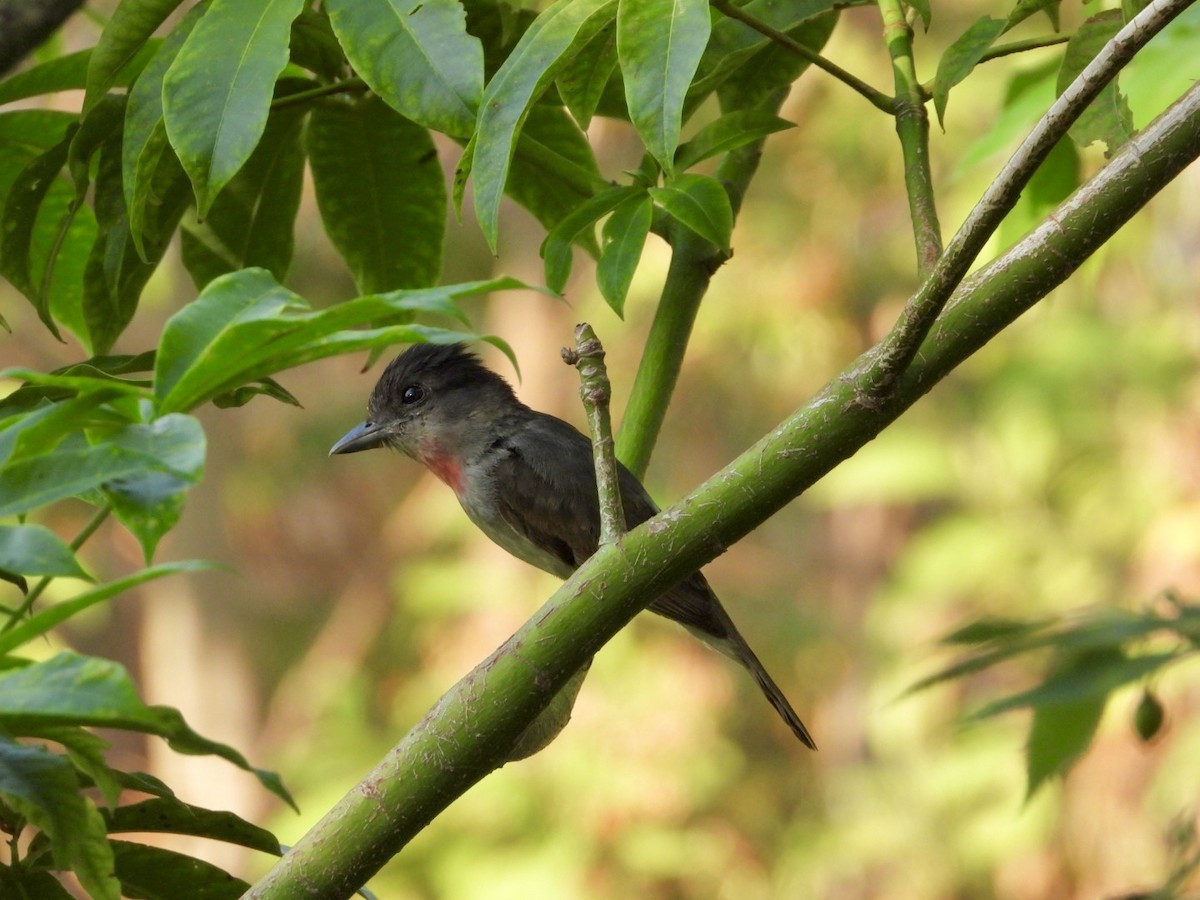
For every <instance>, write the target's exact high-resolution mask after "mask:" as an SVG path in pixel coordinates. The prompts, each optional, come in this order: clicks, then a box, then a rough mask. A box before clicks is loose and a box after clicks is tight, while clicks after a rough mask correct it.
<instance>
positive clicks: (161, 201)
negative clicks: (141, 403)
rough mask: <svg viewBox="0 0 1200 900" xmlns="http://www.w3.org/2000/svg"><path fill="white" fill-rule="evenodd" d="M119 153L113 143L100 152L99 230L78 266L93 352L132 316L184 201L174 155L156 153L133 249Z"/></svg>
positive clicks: (107, 344) (184, 183)
mask: <svg viewBox="0 0 1200 900" xmlns="http://www.w3.org/2000/svg"><path fill="white" fill-rule="evenodd" d="M121 155H122V149H121V146H120V144H118V143H116V142H111V143H108V144H106V145H105V146H104V148H103V149H102V150H101V151H100V166H99V169H98V171H97V173H96V185H95V206H96V217H97V221H98V222H99V225H100V231H99V234H98V235H97V237H96V242H95V243H94V244H93V245H92V250H91V253H90V254H89V255H88V258H87V268H86V269H85V271H84V290H83V317H84V321H85V323H86V325H87V330H88V334H89V335H90V336H91V342H92V348H93V350H94V351H95V352H96V353H98V354H105V353H108V352H109V351H110V350H111V349H112V346H113V343H114V342H115V341H116V339H117V338H118V337H119V336H120V335H121V333H122V332H123V331H124V330H125V327H126V326H127V325H128V324H129V322H130V321H131V320H132V319H133V315H134V313H135V312H136V311H137V306H138V301H139V299H140V298H141V294H142V289H143V288H144V287H145V286H146V282H147V281H149V280H150V276H151V275H153V274H154V270H155V269H156V268H157V267H158V261H159V260H160V259H161V258H162V255H163V253H164V252H166V249H167V246H168V244H169V243H170V241H171V238H172V236H173V235H174V234H175V229H176V227H177V226H178V224H179V220H180V218H181V217H182V216H183V211H184V209H185V208H186V207H187V204H188V201H189V192H188V180H187V176H186V175H185V174H184V172H183V170H182V169H181V168H180V166H179V162H178V160H176V159H175V157H174V156H173V155H171V154H169V153H164V154H162V155H161V157H160V158H159V160H158V166H157V168H156V169H155V171H154V173H153V176H152V179H151V182H150V188H149V191H150V194H151V195H152V196H153V198H154V202H152V203H147V204H146V207H145V211H144V217H143V221H142V248H141V252H139V250H138V247H137V245H136V243H135V242H134V239H133V234H132V231H131V222H130V218H129V215H128V214H127V211H126V208H125V197H124V188H123V185H122V169H123V164H122V159H121Z"/></svg>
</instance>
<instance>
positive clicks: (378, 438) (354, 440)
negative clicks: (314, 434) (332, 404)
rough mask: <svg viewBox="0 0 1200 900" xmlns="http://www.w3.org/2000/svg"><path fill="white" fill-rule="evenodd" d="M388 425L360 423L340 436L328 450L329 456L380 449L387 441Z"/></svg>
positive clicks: (383, 423)
mask: <svg viewBox="0 0 1200 900" xmlns="http://www.w3.org/2000/svg"><path fill="white" fill-rule="evenodd" d="M387 436H388V423H386V422H360V423H359V424H357V425H355V426H354V427H353V428H351V429H350V430H349V431H347V432H346V433H345V434H343V435H342V437H341V439H340V440H339V441H338V442H337V443H336V444H334V445H333V446H332V447H331V448H329V455H330V456H333V455H334V454H335V453H357V452H358V451H359V450H371V449H374V448H375V447H382V446H383V445H384V443H385V442H386V441H387Z"/></svg>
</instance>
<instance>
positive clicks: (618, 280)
mask: <svg viewBox="0 0 1200 900" xmlns="http://www.w3.org/2000/svg"><path fill="white" fill-rule="evenodd" d="M653 214H654V204H653V203H652V202H651V200H650V197H648V196H640V197H631V198H630V199H628V200H626V201H625V202H624V203H622V204H621V205H620V206H618V207H617V208H616V209H615V210H613V214H612V215H611V216H609V218H608V221H607V222H605V223H604V230H603V233H604V249H603V250H602V251H601V254H600V263H599V265H598V266H597V267H596V284H597V285H598V286H599V288H600V293H601V294H602V295H603V296H604V299H605V301H606V302H607V303H608V305H609V306H611V307H612V310H613V312H615V313H616V314H617V315H618V316H621V317H622V318H623V317H624V315H625V295H626V294H628V293H629V285H630V283H631V282H632V281H633V273H634V271H635V270H636V269H637V266H638V263H639V262H640V261H641V259H642V248H643V247H645V245H646V235H648V234H649V233H650V221H651V219H652V218H653Z"/></svg>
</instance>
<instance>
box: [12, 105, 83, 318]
mask: <svg viewBox="0 0 1200 900" xmlns="http://www.w3.org/2000/svg"><path fill="white" fill-rule="evenodd" d="M76 130H77V129H75V128H72V129H69V130H68V131H67V135H66V137H64V138H63V139H62V140H61V141H60V142H59V143H57V144H56V145H54V146H53V147H51V148H50V149H49V150H47V151H46V152H45V153H42V154H41V155H40V156H38V157H37V158H35V159H34V160H33V161H32V162H30V163H29V165H28V166H26V167H25V168H24V170H22V172H21V174H20V175H18V176H17V178H16V180H15V181H14V182H13V185H12V188H11V190H10V191H9V194H8V200H7V202H6V203H5V205H4V215H3V217H2V218H0V232H2V233H3V237H2V239H0V274H2V275H4V277H5V278H7V279H8V280H9V281H10V282H12V285H13V287H15V288H16V289H17V290H19V291H20V292H21V293H22V294H24V295H25V297H26V298H28V300H29V301H30V302H31V303H32V304H33V308H34V309H35V310H36V311H37V314H38V318H39V319H41V320H42V324H44V325H45V326H46V328H48V329H49V330H50V333H51V334H53V335H54V336H55V337H56V338H58V339H59V340H62V337H61V335H60V334H59V333H58V327H57V326H56V325H55V323H54V319H53V318H52V317H51V315H50V300H49V297H48V295H47V294H46V292H45V291H44V290H43V283H42V279H41V278H40V277H36V276H35V271H34V267H33V262H32V259H31V256H32V252H33V249H32V248H33V243H34V232H35V228H36V229H38V230H44V228H43V227H42V226H41V225H40V222H39V220H41V222H44V221H45V218H44V217H43V216H42V215H41V211H42V207H43V202H44V201H46V199H47V197H48V196H49V195H51V191H52V189H56V190H57V193H58V198H57V201H58V202H57V203H56V204H49V203H47V204H46V208H47V210H48V211H50V212H49V216H48V217H49V218H50V219H52V220H53V222H54V224H53V226H52V227H53V229H54V230H55V231H57V226H58V222H59V221H61V218H62V216H63V215H65V214H66V208H67V207H69V205H70V203H71V200H70V199H69V195H67V194H66V193H64V192H65V191H67V190H69V189H68V188H67V187H66V182H65V181H63V180H62V179H61V178H60V177H59V175H60V173H61V172H62V169H63V166H65V165H66V163H67V152H68V150H69V149H70V145H71V138H72V137H74V135H75V132H76ZM71 193H72V194H73V192H71ZM55 206H57V207H58V208H57V210H55V209H54V207H55Z"/></svg>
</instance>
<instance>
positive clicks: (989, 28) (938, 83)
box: [933, 16, 1009, 124]
mask: <svg viewBox="0 0 1200 900" xmlns="http://www.w3.org/2000/svg"><path fill="white" fill-rule="evenodd" d="M1008 28H1009V24H1008V22H1007V21H1006V20H1004V19H994V18H992V17H991V16H983V17H982V18H979V19H977V20H976V21H975V22H974V23H973V24H972V25H971V27H970V28H968V29H967V30H966V31H965V32H963V34H962V35H961V36H960V37H959V38H958V40H956V41H955V42H954V43H953V44H951V45H950V46H949V47H948V48H947V49H946V52H945V53H943V54H942V58H941V59H940V60H939V61H938V68H937V74H936V75H934V77H933V105H934V108H935V109H936V110H937V117H938V124H942V123H944V121H945V118H946V103H947V101H948V100H949V98H950V89H951V88H952V87H954V86H955V85H956V84H958V83H959V82H960V81H962V80H963V79H964V78H966V77H967V76H968V75H970V74H971V72H972V70H973V69H974V68H975V66H976V65H978V63H979V60H981V59H982V58H983V54H985V53H986V52H987V51H988V50H989V49H990V48H991V46H992V44H994V43H996V38H998V37H1000V35H1002V34H1004V32H1005V31H1007V30H1008Z"/></svg>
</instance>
